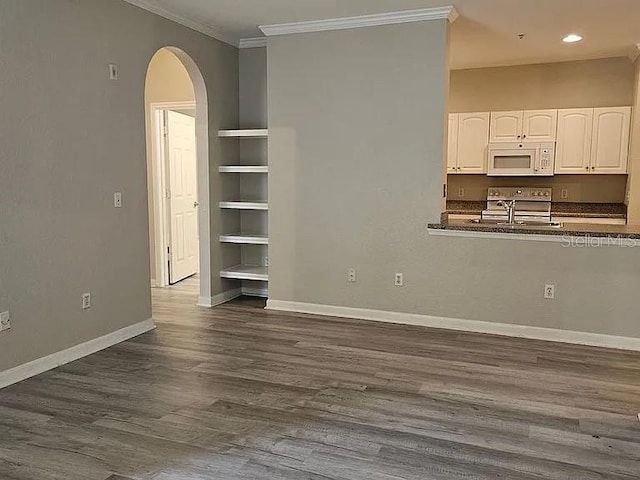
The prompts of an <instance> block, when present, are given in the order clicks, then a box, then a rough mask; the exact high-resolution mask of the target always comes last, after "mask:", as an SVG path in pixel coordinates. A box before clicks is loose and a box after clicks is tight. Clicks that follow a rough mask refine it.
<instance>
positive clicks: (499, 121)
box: [489, 111, 524, 143]
mask: <svg viewBox="0 0 640 480" xmlns="http://www.w3.org/2000/svg"><path fill="white" fill-rule="evenodd" d="M523 113H524V112H521V111H520V112H492V113H491V136H490V138H489V141H490V142H492V143H493V142H510V143H516V142H520V141H521V139H522V120H523V117H524V115H523Z"/></svg>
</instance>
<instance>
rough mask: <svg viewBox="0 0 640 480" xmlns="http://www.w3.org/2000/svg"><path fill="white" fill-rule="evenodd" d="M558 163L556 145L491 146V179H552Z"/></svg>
mask: <svg viewBox="0 0 640 480" xmlns="http://www.w3.org/2000/svg"><path fill="white" fill-rule="evenodd" d="M555 162H556V144H555V142H551V143H492V144H490V145H489V166H488V175H489V176H490V177H515V176H518V177H533V176H541V177H545V176H546V177H551V176H553V173H554V169H555Z"/></svg>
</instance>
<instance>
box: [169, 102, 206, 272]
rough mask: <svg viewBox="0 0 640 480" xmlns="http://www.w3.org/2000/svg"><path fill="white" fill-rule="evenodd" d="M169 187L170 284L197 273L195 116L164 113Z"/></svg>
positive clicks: (170, 112)
mask: <svg viewBox="0 0 640 480" xmlns="http://www.w3.org/2000/svg"><path fill="white" fill-rule="evenodd" d="M165 115H166V116H165V126H166V142H165V145H166V152H167V155H166V158H167V163H168V165H167V169H166V171H167V175H168V178H167V185H168V186H169V191H168V192H167V193H168V198H169V201H168V202H167V204H168V216H169V222H168V225H169V232H168V233H169V234H168V242H169V283H171V284H174V283H177V282H179V281H180V280H184V279H185V278H187V277H190V276H192V275H194V274H196V273H197V272H198V194H197V185H198V183H197V182H198V179H197V163H196V123H195V118H193V117H190V116H188V115H184V114H182V113H177V112H173V111H170V110H168V111H166V112H165Z"/></svg>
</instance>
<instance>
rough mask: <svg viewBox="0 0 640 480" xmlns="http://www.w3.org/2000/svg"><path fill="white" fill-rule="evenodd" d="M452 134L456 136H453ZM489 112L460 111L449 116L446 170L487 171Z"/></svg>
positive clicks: (458, 171)
mask: <svg viewBox="0 0 640 480" xmlns="http://www.w3.org/2000/svg"><path fill="white" fill-rule="evenodd" d="M454 134H455V136H456V138H453V137H454ZM488 143H489V113H488V112H481V113H460V114H455V115H451V116H449V156H448V161H447V172H448V173H457V174H483V173H487V147H488Z"/></svg>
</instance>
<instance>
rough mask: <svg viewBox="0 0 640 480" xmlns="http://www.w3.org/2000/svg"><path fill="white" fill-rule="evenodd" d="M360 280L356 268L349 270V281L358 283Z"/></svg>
mask: <svg viewBox="0 0 640 480" xmlns="http://www.w3.org/2000/svg"><path fill="white" fill-rule="evenodd" d="M357 281H358V274H357V272H356V269H355V268H350V269H349V270H347V282H349V283H356V282H357Z"/></svg>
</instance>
